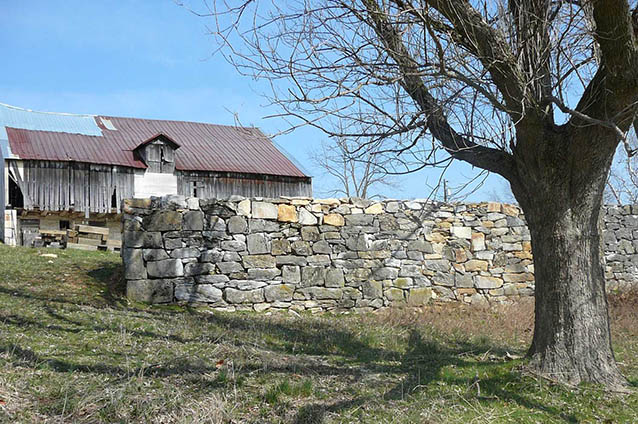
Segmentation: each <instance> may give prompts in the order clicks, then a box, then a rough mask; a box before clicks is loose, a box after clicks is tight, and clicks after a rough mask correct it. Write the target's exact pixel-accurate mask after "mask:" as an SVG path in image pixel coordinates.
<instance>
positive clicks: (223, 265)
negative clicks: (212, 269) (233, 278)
mask: <svg viewBox="0 0 638 424" xmlns="http://www.w3.org/2000/svg"><path fill="white" fill-rule="evenodd" d="M217 267H218V268H219V271H220V272H221V273H222V274H230V273H233V272H243V271H244V267H243V266H242V265H241V264H240V263H239V262H218V263H217Z"/></svg>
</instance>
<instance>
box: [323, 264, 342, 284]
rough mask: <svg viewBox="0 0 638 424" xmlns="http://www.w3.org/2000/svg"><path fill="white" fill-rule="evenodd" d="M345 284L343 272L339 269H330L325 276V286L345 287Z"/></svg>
mask: <svg viewBox="0 0 638 424" xmlns="http://www.w3.org/2000/svg"><path fill="white" fill-rule="evenodd" d="M344 284H345V280H344V277H343V270H342V269H339V268H328V270H327V271H326V274H325V286H326V287H343V285H344Z"/></svg>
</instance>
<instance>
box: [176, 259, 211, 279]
mask: <svg viewBox="0 0 638 424" xmlns="http://www.w3.org/2000/svg"><path fill="white" fill-rule="evenodd" d="M214 271H215V264H213V263H210V262H191V263H188V264H186V265H185V266H184V276H186V277H189V276H194V275H203V274H210V273H211V272H214Z"/></svg>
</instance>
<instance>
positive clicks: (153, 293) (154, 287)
mask: <svg viewBox="0 0 638 424" xmlns="http://www.w3.org/2000/svg"><path fill="white" fill-rule="evenodd" d="M126 297H128V298H129V299H131V300H133V301H136V302H145V303H169V302H172V301H173V282H172V281H170V280H130V281H127V283H126Z"/></svg>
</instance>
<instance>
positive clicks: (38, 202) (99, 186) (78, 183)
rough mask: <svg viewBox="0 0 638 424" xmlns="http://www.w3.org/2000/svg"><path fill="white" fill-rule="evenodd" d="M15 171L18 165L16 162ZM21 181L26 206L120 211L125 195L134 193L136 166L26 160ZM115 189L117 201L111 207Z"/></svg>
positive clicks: (52, 208)
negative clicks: (134, 170) (133, 167)
mask: <svg viewBox="0 0 638 424" xmlns="http://www.w3.org/2000/svg"><path fill="white" fill-rule="evenodd" d="M13 165H14V166H12V169H14V171H13V172H14V174H16V173H18V171H17V169H18V167H17V166H16V165H15V164H13ZM18 185H19V186H20V189H21V191H22V195H23V196H24V208H25V209H27V210H31V209H34V208H39V209H40V210H46V211H68V210H74V211H83V212H97V213H109V212H111V211H112V209H116V210H117V212H118V213H119V211H120V204H121V201H122V199H126V198H131V197H133V169H132V168H126V167H120V166H112V165H96V164H88V163H78V162H53V161H31V160H29V161H23V169H22V175H21V176H20V177H18ZM114 190H115V197H116V199H115V200H116V203H115V207H114V208H112V207H111V203H112V196H113V192H114Z"/></svg>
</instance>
